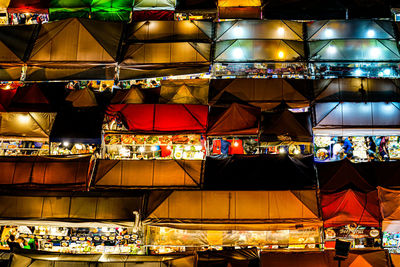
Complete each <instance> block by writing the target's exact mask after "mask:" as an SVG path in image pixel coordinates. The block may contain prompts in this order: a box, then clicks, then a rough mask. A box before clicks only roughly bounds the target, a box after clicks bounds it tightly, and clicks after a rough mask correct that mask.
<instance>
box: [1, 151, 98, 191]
mask: <svg viewBox="0 0 400 267" xmlns="http://www.w3.org/2000/svg"><path fill="white" fill-rule="evenodd" d="M90 158H91V157H90V156H85V157H41V156H35V157H33V156H18V157H8V156H7V157H0V168H1V169H2V171H1V173H0V184H1V186H2V188H6V187H16V188H18V187H19V188H24V189H47V190H85V189H86V185H87V181H88V175H89V171H90Z"/></svg>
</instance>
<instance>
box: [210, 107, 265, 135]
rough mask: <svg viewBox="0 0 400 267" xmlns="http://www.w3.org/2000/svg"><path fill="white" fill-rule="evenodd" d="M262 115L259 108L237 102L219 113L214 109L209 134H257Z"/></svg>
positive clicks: (211, 114)
mask: <svg viewBox="0 0 400 267" xmlns="http://www.w3.org/2000/svg"><path fill="white" fill-rule="evenodd" d="M214 110H215V109H214ZM260 117H261V112H260V109H259V108H256V107H252V106H247V105H241V104H237V103H233V104H232V105H231V106H230V107H229V108H228V109H226V110H224V111H223V112H222V113H219V114H218V113H217V112H213V110H212V111H211V113H210V120H209V123H208V124H209V128H208V130H207V135H209V136H218V135H257V134H258V128H259V123H260Z"/></svg>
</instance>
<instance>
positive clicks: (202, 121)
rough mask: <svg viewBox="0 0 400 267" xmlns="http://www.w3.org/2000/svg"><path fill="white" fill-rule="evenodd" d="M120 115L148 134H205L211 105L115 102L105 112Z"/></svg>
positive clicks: (132, 128)
mask: <svg viewBox="0 0 400 267" xmlns="http://www.w3.org/2000/svg"><path fill="white" fill-rule="evenodd" d="M106 113H107V115H108V116H110V117H115V116H120V117H121V118H122V120H123V121H124V123H125V126H126V128H127V129H128V130H129V131H132V132H142V133H143V132H145V133H177V132H181V133H182V132H188V133H205V131H206V129H207V117H208V106H205V105H184V104H168V105H167V104H115V105H109V106H108V108H107V111H106Z"/></svg>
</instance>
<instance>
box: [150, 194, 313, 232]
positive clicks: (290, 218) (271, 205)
mask: <svg viewBox="0 0 400 267" xmlns="http://www.w3.org/2000/svg"><path fill="white" fill-rule="evenodd" d="M147 223H149V224H151V225H157V226H168V227H174V228H182V229H197V230H200V229H201V230H268V229H279V228H285V229H287V228H290V227H295V225H298V226H300V225H301V226H303V227H306V226H318V225H320V224H321V222H320V221H319V219H318V208H317V199H316V194H315V191H313V190H303V191H174V192H173V193H172V194H171V195H170V196H169V197H168V198H167V199H166V200H165V201H164V202H163V203H162V204H161V205H160V206H158V208H157V209H155V210H154V212H153V213H151V215H150V216H149V218H148V220H147ZM301 226H300V227H301Z"/></svg>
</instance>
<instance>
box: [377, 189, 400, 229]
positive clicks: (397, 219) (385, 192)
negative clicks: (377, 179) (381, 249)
mask: <svg viewBox="0 0 400 267" xmlns="http://www.w3.org/2000/svg"><path fill="white" fill-rule="evenodd" d="M378 197H379V203H380V207H381V212H382V217H383V224H382V231H386V232H396V233H397V232H399V229H400V204H399V203H400V191H399V190H391V189H387V188H383V187H378Z"/></svg>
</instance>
